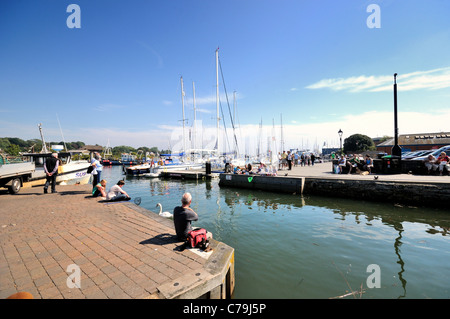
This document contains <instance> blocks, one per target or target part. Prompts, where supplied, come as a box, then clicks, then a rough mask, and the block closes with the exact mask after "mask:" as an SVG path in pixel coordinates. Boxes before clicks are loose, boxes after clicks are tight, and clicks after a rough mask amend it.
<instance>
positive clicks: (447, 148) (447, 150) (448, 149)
mask: <svg viewBox="0 0 450 319" xmlns="http://www.w3.org/2000/svg"><path fill="white" fill-rule="evenodd" d="M441 152H445V153H447V154H450V145H446V146H443V147H441V148H440V149H437V150H435V151H433V152H431V153H429V154H427V155H422V156H418V157H415V158H412V159H411V160H412V161H423V160H425V159H426V158H427V156H428V155H430V154H431V155H433V156H434V157H436V158H437V157H438V156H439V154H441Z"/></svg>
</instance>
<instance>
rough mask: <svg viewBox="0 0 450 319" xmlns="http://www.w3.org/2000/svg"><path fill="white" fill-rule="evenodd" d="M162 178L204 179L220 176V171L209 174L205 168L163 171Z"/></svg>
mask: <svg viewBox="0 0 450 319" xmlns="http://www.w3.org/2000/svg"><path fill="white" fill-rule="evenodd" d="M159 177H160V178H170V179H188V180H202V179H211V178H218V177H219V174H218V173H211V174H207V173H206V172H205V171H204V170H186V171H171V172H169V171H168V172H161V175H160V176H159Z"/></svg>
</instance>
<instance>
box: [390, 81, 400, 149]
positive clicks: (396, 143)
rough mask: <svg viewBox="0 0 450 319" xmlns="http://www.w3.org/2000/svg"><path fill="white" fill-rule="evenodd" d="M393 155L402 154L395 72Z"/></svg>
mask: <svg viewBox="0 0 450 319" xmlns="http://www.w3.org/2000/svg"><path fill="white" fill-rule="evenodd" d="M391 154H392V155H396V156H400V157H401V156H402V148H401V147H400V146H399V145H398V125H397V73H395V74H394V147H392V151H391Z"/></svg>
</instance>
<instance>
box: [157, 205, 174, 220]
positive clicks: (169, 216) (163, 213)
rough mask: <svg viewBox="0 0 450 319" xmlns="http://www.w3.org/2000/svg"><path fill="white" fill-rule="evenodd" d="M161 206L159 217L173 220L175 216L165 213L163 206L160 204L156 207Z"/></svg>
mask: <svg viewBox="0 0 450 319" xmlns="http://www.w3.org/2000/svg"><path fill="white" fill-rule="evenodd" d="M158 206H159V216H162V217H165V218H172V217H173V215H172V214H171V213H169V212H163V211H162V205H161V204H160V203H158V204H156V207H158Z"/></svg>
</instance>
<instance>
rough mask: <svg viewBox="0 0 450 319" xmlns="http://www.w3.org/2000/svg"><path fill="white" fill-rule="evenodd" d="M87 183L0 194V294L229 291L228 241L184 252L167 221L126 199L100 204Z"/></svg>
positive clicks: (217, 294)
mask: <svg viewBox="0 0 450 319" xmlns="http://www.w3.org/2000/svg"><path fill="white" fill-rule="evenodd" d="M91 189H92V186H91V185H65V186H57V191H58V193H55V194H43V191H42V187H30V188H24V189H22V191H21V192H20V194H16V195H10V194H8V193H7V191H6V190H5V191H1V192H0V212H1V213H0V226H1V230H2V231H1V232H0V274H1V280H0V298H7V297H8V296H10V295H13V294H15V293H17V292H21V291H26V292H29V293H31V294H32V296H33V297H34V298H35V299H148V298H151V299H183V298H189V299H195V298H212V299H224V298H229V297H230V296H232V294H233V291H234V286H235V276H234V249H233V248H232V247H230V246H228V245H226V244H225V243H222V242H219V241H216V240H214V239H212V240H211V244H210V245H211V247H212V249H213V250H212V251H211V252H207V253H206V252H203V251H200V250H198V249H184V250H183V249H182V248H181V245H182V244H183V243H181V242H178V241H177V239H176V236H175V230H174V226H173V221H172V220H170V219H166V218H163V217H161V216H159V215H158V214H157V213H154V212H151V211H149V210H146V209H144V208H142V207H140V206H137V205H135V204H133V203H131V202H116V203H111V202H109V203H108V202H106V203H104V202H101V199H99V198H93V197H91V195H90V192H91ZM76 269H78V273H77V272H76ZM77 274H78V275H77ZM76 278H78V279H79V286H77V285H76V283H77V280H76Z"/></svg>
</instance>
